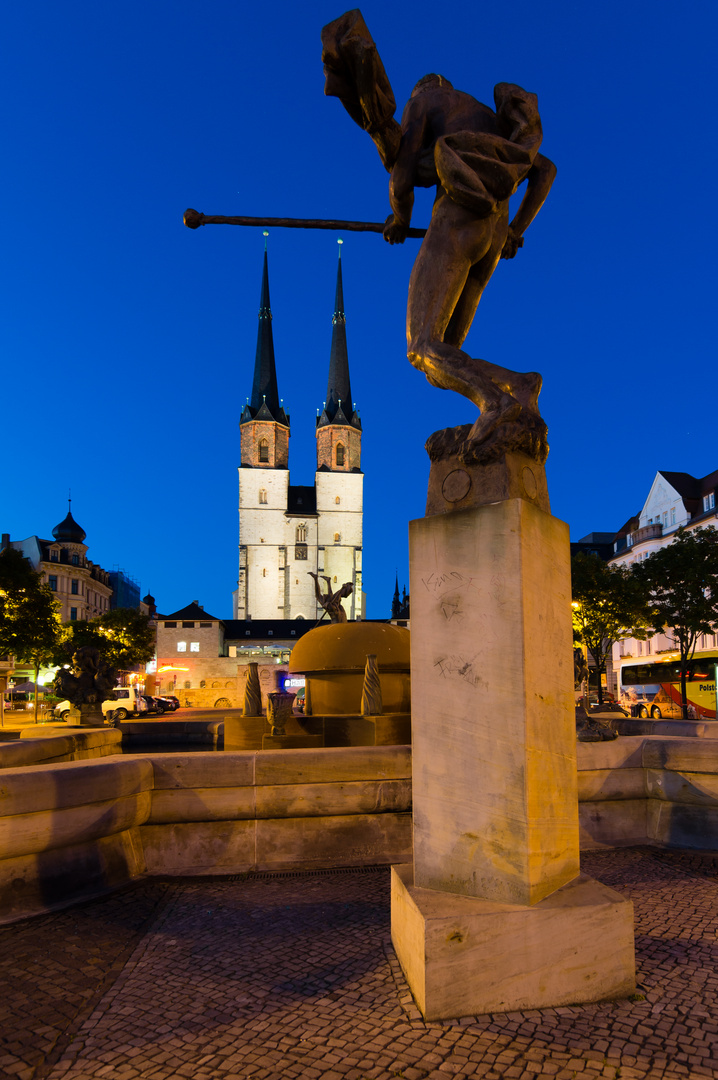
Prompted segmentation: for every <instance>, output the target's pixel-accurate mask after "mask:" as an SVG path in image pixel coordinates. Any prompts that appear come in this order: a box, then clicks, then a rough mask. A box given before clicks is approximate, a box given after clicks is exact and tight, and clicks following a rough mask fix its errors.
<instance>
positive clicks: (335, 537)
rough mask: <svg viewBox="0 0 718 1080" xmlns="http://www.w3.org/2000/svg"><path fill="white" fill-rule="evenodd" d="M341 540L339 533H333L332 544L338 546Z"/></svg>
mask: <svg viewBox="0 0 718 1080" xmlns="http://www.w3.org/2000/svg"><path fill="white" fill-rule="evenodd" d="M340 540H341V533H334V543H335V544H338V543H339V541H340Z"/></svg>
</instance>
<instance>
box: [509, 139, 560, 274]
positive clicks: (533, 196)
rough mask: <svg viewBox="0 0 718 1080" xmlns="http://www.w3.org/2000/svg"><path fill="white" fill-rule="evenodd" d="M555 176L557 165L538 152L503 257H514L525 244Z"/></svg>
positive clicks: (510, 228) (512, 223) (511, 226)
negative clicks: (524, 239)
mask: <svg viewBox="0 0 718 1080" xmlns="http://www.w3.org/2000/svg"><path fill="white" fill-rule="evenodd" d="M555 176H556V166H555V165H554V163H553V161H549V159H548V158H547V157H544V156H543V154H537V155H536V159H535V161H534V163H533V165H532V167H531V170H530V172H529V174H528V177H527V187H526V192H525V194H524V197H523V199H522V200H521V205H520V206H519V208H518V210H517V211H516V216H515V218H514V220H513V221H512V222H511V224H510V225H509V232H508V236H507V237H506V243H505V244H504V249H503V251H502V252H501V258H502V259H513V257H514V255H515V254H516V252H517V251H518V249H519V248H520V247H522V246H523V235H524V233H525V232H526V230H527V229H528V227H529V225H530V224H531V222H532V221H533V219H534V218H535V217H536V215H537V214H538V212H539V210H540V209H541V207H542V206H543V204H544V203H545V202H546V196H547V195H548V193H549V191H550V190H551V185H552V184H553V182H554V178H555Z"/></svg>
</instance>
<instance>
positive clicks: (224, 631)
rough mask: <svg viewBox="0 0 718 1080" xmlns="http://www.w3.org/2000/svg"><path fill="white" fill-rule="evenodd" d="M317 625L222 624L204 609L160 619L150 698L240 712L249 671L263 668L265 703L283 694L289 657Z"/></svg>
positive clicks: (258, 621)
mask: <svg viewBox="0 0 718 1080" xmlns="http://www.w3.org/2000/svg"><path fill="white" fill-rule="evenodd" d="M313 627H314V622H313V621H312V622H310V621H308V620H305V621H304V622H303V621H302V620H288V619H251V620H236V619H219V618H217V616H215V615H210V614H209V612H207V611H205V609H204V607H203V606H202V605H201V604H198V603H197V601H196V600H193V601H192V603H191V604H188V605H187V606H186V607H184V608H181V609H180V610H179V611H175V612H173V613H172V614H171V615H158V616H157V670H156V674H155V682H154V689H151V688H149V686H148V687H147V690H148V693H157V694H163V693H164V694H175V695H176V696H177V697H179V699H180V701H181V703H182V705H183V706H184V705H187V703H189V704H191V705H194V706H200V707H217V708H223V707H224V708H230V707H231V708H240V707H241V706H242V705H243V703H244V687H245V681H246V676H247V666H248V664H249V663H250V662H251V661H255V662H256V663H257V664H258V665H259V680H260V687H261V690H262V698H263V703H264V705H265V707H266V698H267V694H268V693H271V692H272V691H274V690H276V689H282V688H283V685H284V681H285V679H286V676H287V662H288V660H289V654H290V652H291V650H292V648H293V646H294V644H295V643H296V641H298V639H299V638H300V637H302V636H303V634H305V633H307V632H308V631H309V630H311V629H313Z"/></svg>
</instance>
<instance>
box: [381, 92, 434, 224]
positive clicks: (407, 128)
mask: <svg viewBox="0 0 718 1080" xmlns="http://www.w3.org/2000/svg"><path fill="white" fill-rule="evenodd" d="M425 124H426V119H425V116H424V114H423V110H422V109H421V108H420V107H419V106H418V105H417V104H416V103H415V101H414V99H410V101H409V104H408V105H407V107H406V109H405V111H404V116H403V117H402V123H401V143H400V144H399V153H398V155H397V159H396V162H395V163H394V167H393V168H392V170H391V179H390V180H389V202H390V203H391V209H392V214H391V215H390V216H389V217H388V218H387V221H386V225H385V226H384V239H385V240H387V241H388V242H389V243H390V244H403V243H404V241H405V240H406V237H407V234H408V231H409V227H410V225H411V213H412V210H413V209H414V184H415V178H416V168H417V164H418V161H419V154H420V151H421V147H422V145H423V141H424V128H425Z"/></svg>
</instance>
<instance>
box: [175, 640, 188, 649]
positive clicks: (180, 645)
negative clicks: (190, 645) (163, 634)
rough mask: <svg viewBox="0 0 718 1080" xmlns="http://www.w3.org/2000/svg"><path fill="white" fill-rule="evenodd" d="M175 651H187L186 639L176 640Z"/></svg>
mask: <svg viewBox="0 0 718 1080" xmlns="http://www.w3.org/2000/svg"><path fill="white" fill-rule="evenodd" d="M177 652H187V642H186V641H178V642H177Z"/></svg>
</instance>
